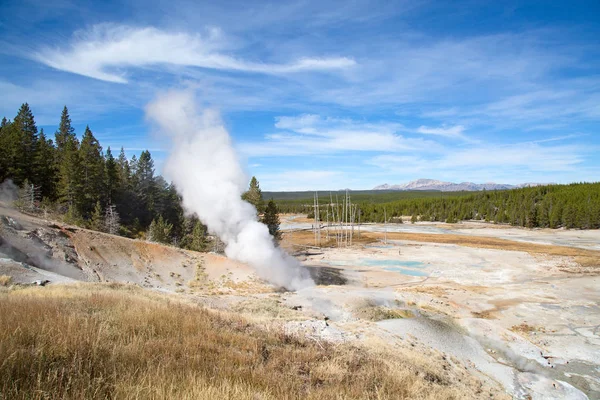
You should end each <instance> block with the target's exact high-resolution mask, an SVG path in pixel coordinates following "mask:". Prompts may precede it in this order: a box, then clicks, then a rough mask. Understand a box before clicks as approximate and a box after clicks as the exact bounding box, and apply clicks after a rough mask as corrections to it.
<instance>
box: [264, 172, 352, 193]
mask: <svg viewBox="0 0 600 400" xmlns="http://www.w3.org/2000/svg"><path fill="white" fill-rule="evenodd" d="M342 178H345V174H344V173H342V172H341V171H335V170H284V171H280V172H277V173H272V174H269V173H266V174H261V175H260V185H261V187H262V188H263V190H278V191H299V190H307V188H310V190H331V189H333V188H336V187H337V186H338V185H339V181H340V179H342Z"/></svg>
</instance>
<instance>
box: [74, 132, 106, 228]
mask: <svg viewBox="0 0 600 400" xmlns="http://www.w3.org/2000/svg"><path fill="white" fill-rule="evenodd" d="M79 160H80V162H81V190H82V193H81V194H82V196H81V197H80V198H79V199H78V201H77V203H78V207H79V210H80V211H81V213H82V214H83V215H84V216H86V215H88V214H89V213H90V212H91V211H92V209H93V207H94V204H95V203H96V202H97V201H100V200H101V199H102V198H103V195H104V193H105V189H104V157H103V156H102V146H100V143H99V142H98V140H96V138H95V137H94V134H93V133H92V131H91V130H90V127H89V126H87V127H86V128H85V133H84V134H83V139H81V145H80V146H79Z"/></svg>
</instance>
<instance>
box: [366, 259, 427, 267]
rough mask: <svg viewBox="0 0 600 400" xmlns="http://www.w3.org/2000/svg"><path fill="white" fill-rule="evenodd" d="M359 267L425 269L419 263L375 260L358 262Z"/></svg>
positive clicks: (423, 265)
mask: <svg viewBox="0 0 600 400" xmlns="http://www.w3.org/2000/svg"><path fill="white" fill-rule="evenodd" d="M359 263H360V265H366V266H369V267H408V268H425V266H426V265H425V264H423V263H422V262H420V261H405V260H377V259H363V260H360V261H359Z"/></svg>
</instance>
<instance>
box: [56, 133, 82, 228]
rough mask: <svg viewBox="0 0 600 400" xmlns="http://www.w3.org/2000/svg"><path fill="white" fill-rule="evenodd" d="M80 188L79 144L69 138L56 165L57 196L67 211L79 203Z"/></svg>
mask: <svg viewBox="0 0 600 400" xmlns="http://www.w3.org/2000/svg"><path fill="white" fill-rule="evenodd" d="M81 188H82V186H81V160H80V158H79V142H78V141H77V138H70V139H69V140H68V141H67V142H66V144H65V147H64V149H63V151H62V156H61V158H60V160H59V163H58V194H59V199H60V201H61V202H62V203H65V204H67V206H68V208H69V209H71V207H75V205H76V203H79V201H80V197H81V190H82V189H81ZM77 217H79V215H77Z"/></svg>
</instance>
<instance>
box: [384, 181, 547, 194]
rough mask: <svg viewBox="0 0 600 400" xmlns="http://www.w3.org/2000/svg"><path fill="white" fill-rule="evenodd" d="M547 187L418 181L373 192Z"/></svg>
mask: <svg viewBox="0 0 600 400" xmlns="http://www.w3.org/2000/svg"><path fill="white" fill-rule="evenodd" d="M540 185H547V183H536V182H526V183H520V184H517V185H509V184H506V183H494V182H486V183H473V182H461V183H454V182H445V181H438V180H435V179H423V178H422V179H417V180H414V181H410V182H408V183H403V184H398V185H389V184H387V183H384V184H383V185H378V186H375V187H374V188H373V190H397V191H408V190H439V191H441V192H460V191H473V192H474V191H481V190H507V189H519V188H522V187H528V186H531V187H533V186H540Z"/></svg>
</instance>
